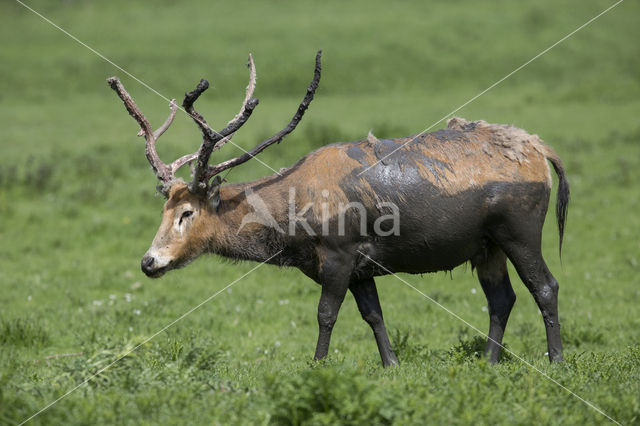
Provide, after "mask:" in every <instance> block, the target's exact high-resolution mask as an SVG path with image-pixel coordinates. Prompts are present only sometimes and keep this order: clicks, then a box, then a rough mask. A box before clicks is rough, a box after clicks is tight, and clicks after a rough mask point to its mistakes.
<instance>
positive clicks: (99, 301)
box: [93, 300, 102, 306]
mask: <svg viewBox="0 0 640 426" xmlns="http://www.w3.org/2000/svg"><path fill="white" fill-rule="evenodd" d="M93 305H94V306H101V305H102V300H94V301H93Z"/></svg>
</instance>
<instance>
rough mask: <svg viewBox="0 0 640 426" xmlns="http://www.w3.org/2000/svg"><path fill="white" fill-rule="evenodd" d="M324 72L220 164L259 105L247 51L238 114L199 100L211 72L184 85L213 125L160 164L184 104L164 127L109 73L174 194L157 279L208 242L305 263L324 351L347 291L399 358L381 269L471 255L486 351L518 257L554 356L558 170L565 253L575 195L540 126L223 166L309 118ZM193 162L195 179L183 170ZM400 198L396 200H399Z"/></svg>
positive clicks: (439, 264)
mask: <svg viewBox="0 0 640 426" xmlns="http://www.w3.org/2000/svg"><path fill="white" fill-rule="evenodd" d="M321 53H322V52H321V51H318V53H317V55H316V60H315V69H314V76H313V80H312V82H311V84H310V85H309V86H308V88H307V92H306V94H305V96H304V98H303V100H302V102H301V103H300V104H299V106H298V109H297V110H296V112H295V114H294V115H293V118H292V119H291V121H290V122H289V123H288V124H287V125H286V126H285V127H284V128H283V129H282V130H281V131H280V132H278V133H276V134H274V135H273V136H271V137H269V138H267V139H266V140H264V141H262V142H260V143H259V144H257V145H256V146H255V147H254V148H253V149H251V150H249V151H245V153H244V154H242V155H239V156H237V157H233V158H231V159H229V160H225V161H222V162H220V163H218V164H215V165H211V164H209V160H210V157H211V155H212V153H213V152H215V151H217V150H219V149H220V148H222V147H223V146H224V145H225V144H227V143H228V142H229V141H230V140H231V138H232V137H233V135H234V134H235V132H236V131H238V130H239V129H240V128H241V127H242V126H243V125H244V124H245V123H246V122H247V121H248V119H249V118H250V116H251V114H252V113H253V111H254V109H255V108H256V106H257V105H258V99H257V98H254V97H253V93H254V89H255V85H256V71H255V64H254V61H253V58H252V56H251V55H250V56H249V62H248V67H249V84H248V86H247V88H246V93H245V98H244V101H243V103H242V106H241V109H240V111H239V112H238V114H237V115H236V116H235V117H234V118H233V119H232V120H231V121H229V122H228V124H227V126H226V127H224V128H223V129H222V130H220V131H214V130H213V129H212V128H211V127H210V126H209V125H208V124H207V122H206V120H205V119H204V117H203V116H202V115H200V113H198V112H197V111H196V110H195V109H194V102H195V101H196V100H197V99H198V98H199V97H200V95H201V94H202V93H203V92H204V91H205V90H206V89H207V88H208V87H209V83H208V82H207V81H206V80H204V79H203V80H201V81H200V82H199V83H198V85H197V87H196V88H195V90H193V91H191V92H187V93H186V94H185V97H184V101H183V103H182V107H183V109H184V111H185V112H186V113H187V114H188V115H189V116H190V117H191V118H192V119H193V121H194V122H195V123H196V125H197V126H198V128H199V129H200V132H201V133H202V143H201V145H200V148H199V149H198V151H196V152H194V153H192V154H188V155H185V156H183V157H180V158H178V159H177V160H175V161H174V162H172V163H170V164H165V163H163V162H162V161H161V160H160V158H159V156H158V153H157V151H156V141H157V139H158V138H159V137H160V136H161V135H162V134H163V133H164V132H165V131H166V130H167V129H168V127H169V126H170V125H171V123H172V121H173V119H174V117H175V115H176V111H177V110H178V107H177V104H176V102H175V99H174V100H172V101H171V103H170V114H169V117H168V118H167V120H166V121H165V122H164V124H162V126H160V127H159V128H158V129H157V130H155V131H154V130H153V128H152V127H151V125H150V123H149V121H148V120H147V119H146V117H145V116H144V115H143V114H142V112H141V111H140V109H139V108H138V107H137V105H136V104H135V102H134V101H133V99H132V98H131V96H130V95H129V93H128V92H127V91H126V90H125V88H124V86H123V85H122V83H121V82H120V80H119V79H118V78H117V77H111V78H109V79H108V84H109V85H110V87H111V88H112V89H113V90H114V91H115V92H116V93H117V95H118V96H119V98H120V99H121V100H122V101H123V103H124V106H125V107H126V109H127V111H128V113H129V114H130V115H131V116H132V117H133V118H134V119H135V120H136V122H137V123H138V125H139V126H140V132H139V136H144V138H145V140H146V150H145V152H146V157H147V159H148V161H149V163H150V165H151V168H152V170H153V171H154V173H155V175H156V177H157V179H158V180H159V186H158V187H157V190H158V191H159V192H160V193H161V194H162V195H164V196H165V197H166V199H167V200H166V202H165V204H164V208H163V212H162V220H161V223H160V226H159V229H158V231H157V233H156V235H155V238H154V239H153V242H152V243H151V246H150V248H149V250H148V251H147V252H146V253H145V254H144V256H143V257H142V261H141V269H142V271H143V272H144V274H146V275H147V276H149V277H151V278H158V277H160V276H162V275H163V274H165V273H166V272H168V271H170V270H174V269H178V268H181V267H184V266H186V265H187V264H189V263H190V262H191V261H193V260H194V259H196V258H198V257H199V256H200V255H202V254H205V253H210V254H216V255H220V256H222V257H226V258H231V259H235V260H239V261H245V260H246V261H255V262H262V263H266V264H271V265H277V266H287V267H295V268H297V269H299V270H300V271H301V272H302V273H303V274H304V275H306V276H307V277H309V278H310V279H311V280H313V281H315V282H316V283H318V284H320V286H321V290H320V301H319V303H318V311H317V321H318V339H317V344H316V350H315V355H314V359H315V360H322V359H324V358H325V357H326V356H327V354H328V351H329V343H330V339H331V334H332V330H333V328H334V325H335V324H336V320H337V317H338V312H339V310H340V307H341V305H342V303H343V300H344V299H345V296H346V293H347V291H350V292H351V293H352V294H353V296H354V298H355V301H356V304H357V307H358V309H359V311H360V314H361V316H362V318H363V319H364V321H365V322H366V323H367V324H368V325H369V327H370V328H371V330H372V331H373V334H374V337H375V341H376V343H377V346H378V350H379V353H380V358H381V361H382V364H383V366H385V367H386V366H393V365H397V364H398V359H397V357H396V354H395V352H394V350H393V348H392V345H391V344H390V341H389V337H388V334H387V331H386V327H385V322H384V319H383V314H382V308H381V305H380V300H379V298H378V292H377V288H376V283H375V281H374V279H375V277H378V276H382V275H388V274H397V273H409V274H423V273H428V272H437V271H450V270H452V269H453V268H455V267H457V266H459V265H462V264H464V263H470V264H471V266H472V271H476V273H477V277H478V280H479V282H480V286H481V287H482V290H483V291H484V294H485V296H486V300H487V304H488V313H489V333H488V339H487V343H486V347H485V350H484V356H485V358H486V359H487V360H488V361H489V362H490V363H495V362H498V360H499V355H500V351H501V349H502V339H503V336H504V332H505V327H506V325H507V320H508V318H509V314H510V312H511V310H512V307H513V306H514V303H515V300H516V295H515V293H514V291H513V288H512V285H511V282H510V279H509V273H508V270H507V260H509V261H510V262H511V263H512V264H513V266H514V268H515V270H516V271H517V274H518V275H519V277H520V278H521V280H522V282H523V283H524V285H525V286H526V287H527V289H528V290H529V292H530V293H531V294H532V296H533V298H534V300H535V302H536V303H537V306H538V308H539V309H540V312H541V314H542V318H543V322H544V326H545V330H546V339H547V348H548V358H549V361H550V362H558V361H562V360H563V355H562V341H561V335H560V323H559V320H558V289H559V286H558V282H557V281H556V279H555V278H554V277H553V275H552V274H551V272H550V271H549V268H548V267H547V265H546V263H545V260H544V259H543V256H542V249H541V242H542V227H543V223H544V221H545V216H546V213H547V209H548V205H549V198H550V193H551V187H552V178H551V172H550V168H549V164H548V163H551V165H552V166H553V168H554V170H555V172H556V175H557V177H558V190H557V201H556V221H557V226H558V231H559V253H560V255H561V252H562V240H563V235H564V228H565V221H566V217H567V210H568V204H569V182H568V180H567V177H566V174H565V171H564V166H563V163H562V161H561V159H560V158H559V157H558V155H557V154H556V153H555V152H554V151H553V149H552V148H551V147H549V146H548V145H546V144H545V143H544V142H543V141H542V140H541V139H540V138H539V137H538V136H537V135H531V134H529V133H527V132H526V131H524V130H522V129H520V128H517V127H514V126H511V125H503V124H490V123H487V122H485V121H482V120H480V121H467V120H465V119H462V118H459V117H453V118H451V119H450V120H449V121H448V122H447V127H446V128H444V129H441V130H437V131H434V132H431V133H420V134H417V135H415V136H410V137H402V138H396V139H378V138H377V137H375V136H374V135H373V134H372V133H371V132H370V133H369V135H368V136H367V138H365V139H363V140H359V141H355V142H340V143H334V144H329V145H325V146H323V147H321V148H319V149H317V150H315V151H313V152H311V153H309V154H307V155H306V156H304V157H303V158H302V159H301V160H299V161H298V162H297V163H296V164H294V165H293V166H291V167H289V168H285V169H282V170H280V171H279V172H277V173H274V174H271V175H269V176H266V177H263V178H261V179H258V180H255V181H251V182H242V183H225V181H224V180H223V179H222V178H221V176H220V174H221V173H222V172H223V171H225V170H230V169H231V168H233V167H235V166H237V165H239V164H242V163H245V162H247V161H249V160H251V159H253V158H254V157H256V156H257V155H258V154H260V153H261V152H262V151H264V150H265V149H267V148H268V147H270V146H271V145H274V144H276V143H280V142H281V141H282V140H283V139H284V138H285V137H286V136H287V135H288V134H290V133H291V132H292V131H293V130H294V129H295V128H296V126H297V125H298V123H299V122H300V121H301V119H302V117H303V115H304V113H305V111H306V110H307V108H308V107H309V105H310V103H311V101H312V100H313V98H314V95H315V92H316V89H317V88H318V85H319V81H320V75H321ZM185 164H191V165H192V173H191V180H190V182H186V181H185V180H183V179H181V178H179V177H176V171H177V170H178V169H179V168H180V167H182V166H184V165H185ZM394 207H395V208H394Z"/></svg>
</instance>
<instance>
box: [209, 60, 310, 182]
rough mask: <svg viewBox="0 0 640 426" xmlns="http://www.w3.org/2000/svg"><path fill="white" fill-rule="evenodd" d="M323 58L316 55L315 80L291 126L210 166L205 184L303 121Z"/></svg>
mask: <svg viewBox="0 0 640 426" xmlns="http://www.w3.org/2000/svg"><path fill="white" fill-rule="evenodd" d="M321 57H322V50H319V51H318V53H317V54H316V64H315V69H314V73H313V80H312V81H311V84H310V85H309V87H308V88H307V94H306V95H305V97H304V99H303V100H302V102H301V103H300V105H299V106H298V110H297V111H296V113H295V114H294V116H293V118H292V119H291V121H290V122H289V124H287V126H286V127H285V128H284V129H282V130H281V131H279V132H278V133H276V134H275V135H273V136H272V137H270V138H269V139H266V140H264V141H262V142H261V143H260V144H258V145H257V146H256V147H255V148H253V149H252V150H251V151H249V152H247V153H245V154H243V155H241V156H239V157H235V158H232V159H230V160H227V161H224V162H222V163H219V164H216V165H215V166H209V167H208V168H207V172H206V174H205V175H204V181H205V182H206V181H208V180H209V179H210V178H212V177H213V176H215V175H217V174H219V173H221V172H223V171H224V170H227V169H229V168H231V167H234V166H237V165H239V164H242V163H244V162H247V161H249V160H250V159H252V158H253V157H255V156H256V155H258V154H259V153H261V152H262V151H264V150H265V149H267V148H268V147H269V146H271V145H273V144H274V143H280V142H281V141H282V140H283V139H284V138H285V136H287V135H288V134H289V133H291V132H292V131H293V130H294V129H295V128H296V126H297V125H298V123H300V120H301V119H302V116H303V115H304V113H305V112H306V110H307V108H309V104H310V103H311V101H312V100H313V96H314V95H315V92H316V89H317V88H318V84H319V83H320V74H321V71H322V66H321V61H320V60H321ZM199 161H200V159H198V162H199Z"/></svg>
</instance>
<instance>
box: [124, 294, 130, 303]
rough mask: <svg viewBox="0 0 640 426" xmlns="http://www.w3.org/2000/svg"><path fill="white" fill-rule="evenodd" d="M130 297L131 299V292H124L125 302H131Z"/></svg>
mask: <svg viewBox="0 0 640 426" xmlns="http://www.w3.org/2000/svg"><path fill="white" fill-rule="evenodd" d="M131 299H132V296H131V293H125V294H124V300H126V301H127V303H129V302H131Z"/></svg>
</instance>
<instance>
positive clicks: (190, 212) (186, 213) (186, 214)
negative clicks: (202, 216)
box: [179, 210, 193, 225]
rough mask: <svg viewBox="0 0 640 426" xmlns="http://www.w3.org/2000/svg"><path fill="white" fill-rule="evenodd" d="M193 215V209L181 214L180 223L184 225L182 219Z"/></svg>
mask: <svg viewBox="0 0 640 426" xmlns="http://www.w3.org/2000/svg"><path fill="white" fill-rule="evenodd" d="M192 215H193V211H192V210H187V211H185V212H183V213H182V216H180V222H179V225H182V221H183V220H185V219H187V218H188V217H191V216H192Z"/></svg>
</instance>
